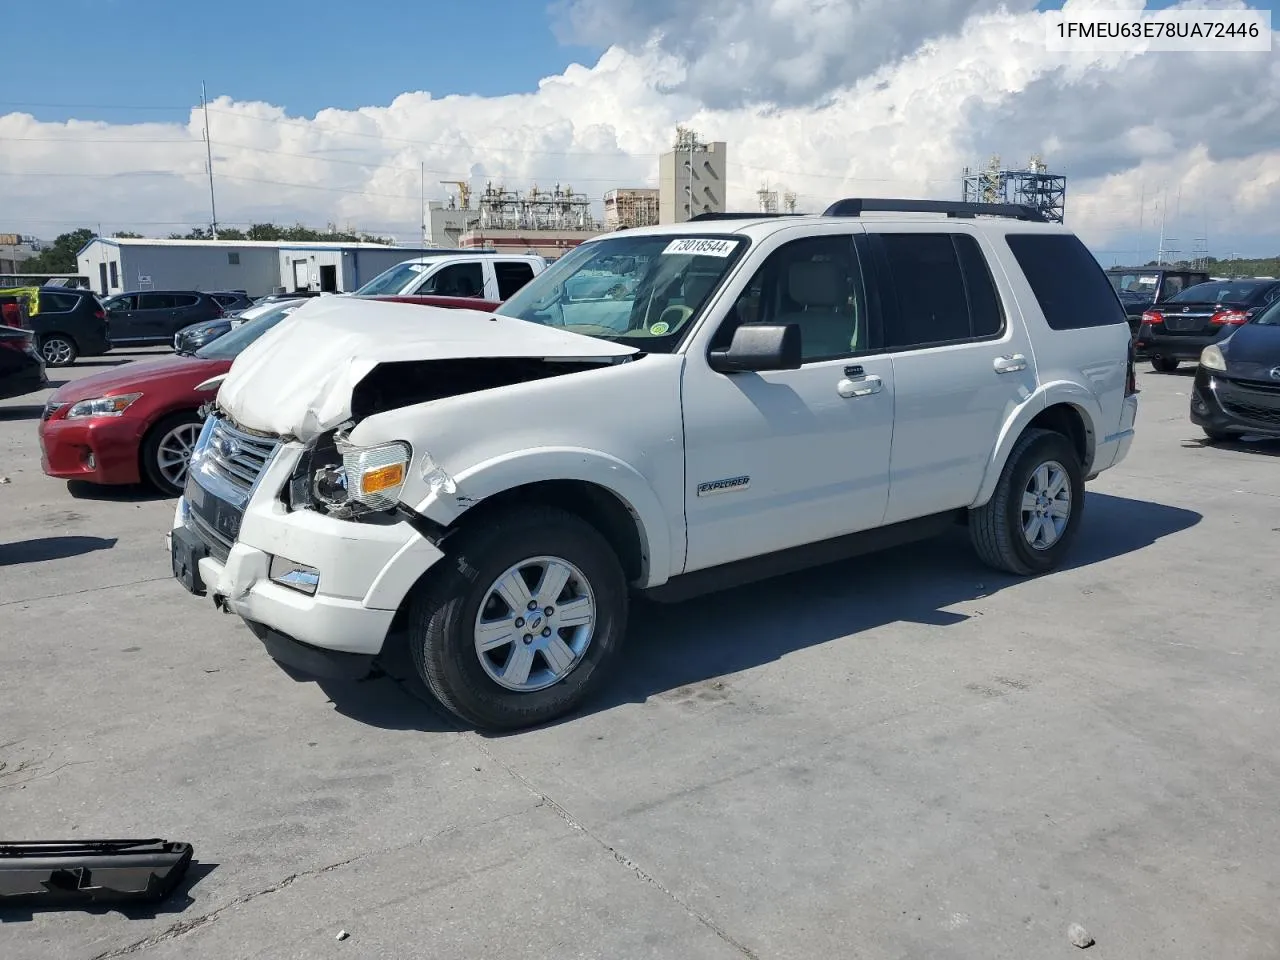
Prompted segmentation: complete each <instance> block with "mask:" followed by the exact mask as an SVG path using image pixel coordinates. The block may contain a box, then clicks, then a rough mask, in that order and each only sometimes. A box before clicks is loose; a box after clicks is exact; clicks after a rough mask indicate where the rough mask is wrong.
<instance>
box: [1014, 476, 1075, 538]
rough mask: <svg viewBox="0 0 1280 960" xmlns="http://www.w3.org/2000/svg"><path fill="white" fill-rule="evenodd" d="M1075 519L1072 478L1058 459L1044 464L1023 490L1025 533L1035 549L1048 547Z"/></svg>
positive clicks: (1023, 532)
mask: <svg viewBox="0 0 1280 960" xmlns="http://www.w3.org/2000/svg"><path fill="white" fill-rule="evenodd" d="M1070 519H1071V478H1070V476H1069V475H1068V474H1067V470H1066V468H1065V467H1064V466H1063V465H1062V464H1060V463H1059V462H1058V461H1057V460H1049V461H1046V462H1045V463H1042V464H1040V466H1038V467H1036V469H1035V470H1033V471H1032V472H1031V477H1030V479H1029V480H1028V481H1027V485H1026V487H1025V489H1024V490H1023V492H1022V535H1023V536H1024V537H1025V538H1026V541H1027V543H1028V544H1029V545H1030V546H1031V548H1032V549H1033V550H1048V549H1049V548H1050V547H1052V546H1053V545H1054V544H1055V543H1057V542H1058V541H1059V540H1060V539H1062V535H1063V533H1065V532H1066V529H1067V523H1068V521H1070Z"/></svg>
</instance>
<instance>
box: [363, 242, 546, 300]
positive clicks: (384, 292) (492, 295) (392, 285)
mask: <svg viewBox="0 0 1280 960" xmlns="http://www.w3.org/2000/svg"><path fill="white" fill-rule="evenodd" d="M546 268H547V261H546V260H545V259H544V258H542V257H535V256H516V255H514V254H505V253H458V254H456V255H447V254H446V255H439V254H435V255H432V256H427V257H418V258H417V259H415V260H406V261H405V262H404V263H398V264H396V265H395V266H394V267H392V268H391V269H389V270H386V271H384V272H382V273H380V274H378V275H377V276H376V277H374V278H373V279H372V280H370V281H369V282H368V283H366V284H365V285H364V286H363V287H361V288H360V289H359V290H357V291H356V292H355V295H356V296H357V297H374V296H398V295H408V294H418V295H422V296H427V295H434V296H439V297H481V298H483V299H486V300H497V301H502V300H506V299H507V298H508V297H510V296H511V295H512V294H514V293H515V292H516V291H517V290H519V289H520V288H521V287H523V286H524V285H525V284H526V283H528V282H529V281H530V280H532V279H533V278H534V277H535V276H537V275H538V274H540V273H542V271H544V270H545V269H546Z"/></svg>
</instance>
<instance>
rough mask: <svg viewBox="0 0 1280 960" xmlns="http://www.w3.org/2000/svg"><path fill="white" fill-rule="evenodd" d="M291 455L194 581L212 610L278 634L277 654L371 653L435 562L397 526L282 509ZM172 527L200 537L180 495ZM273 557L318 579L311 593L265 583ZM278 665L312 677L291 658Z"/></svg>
mask: <svg viewBox="0 0 1280 960" xmlns="http://www.w3.org/2000/svg"><path fill="white" fill-rule="evenodd" d="M300 453H301V447H300V446H298V445H296V444H294V445H288V446H286V447H283V448H281V451H280V454H279V455H278V456H277V457H276V458H275V460H274V461H273V462H272V463H270V464H269V465H268V466H267V468H266V470H265V471H264V473H263V476H262V479H261V481H260V483H259V485H258V486H257V488H256V489H255V491H254V492H253V494H252V496H251V497H250V499H249V502H248V503H247V505H246V508H245V510H244V513H243V515H242V517H241V519H240V524H239V531H238V534H237V537H236V540H235V541H234V542H233V543H232V545H231V547H230V549H229V550H227V551H226V554H225V559H219V558H218V557H217V556H213V555H209V556H204V557H201V558H200V559H199V560H198V569H199V575H200V579H201V580H203V582H204V585H205V589H206V591H207V593H208V594H209V595H210V596H211V597H212V598H213V600H214V601H215V602H216V603H218V604H219V605H220V606H221V607H223V608H224V609H227V610H230V611H231V612H233V613H236V614H238V615H240V616H241V617H243V618H244V619H245V620H246V621H248V622H249V623H250V625H251V626H254V627H259V626H260V627H262V628H265V630H266V631H270V632H272V633H273V634H280V635H282V636H283V641H285V643H284V644H283V646H290V644H289V643H288V642H289V641H292V644H301V645H302V646H303V647H306V648H313V649H314V650H316V651H321V652H323V651H336V652H337V653H339V654H353V655H360V656H373V655H376V654H377V653H379V652H380V651H381V650H382V646H383V643H384V641H385V640H386V636H387V632H388V630H389V629H390V627H391V622H392V620H393V619H394V618H395V615H396V612H397V611H398V610H399V609H400V606H401V604H402V603H403V602H404V600H405V598H406V597H407V596H408V594H409V591H410V590H411V589H412V588H413V586H414V584H416V583H417V581H418V579H419V578H420V577H421V576H422V574H423V573H425V572H426V571H427V569H429V568H430V567H431V566H432V565H433V564H435V563H436V562H438V561H439V560H440V559H441V557H442V556H443V554H442V553H441V551H440V550H439V548H437V547H436V545H435V544H433V543H432V542H431V541H429V540H427V539H426V538H425V537H423V536H422V534H420V533H419V532H418V531H417V530H416V529H414V527H413V526H412V525H410V524H409V523H408V522H406V521H392V520H384V521H382V522H376V521H370V522H354V521H349V520H336V519H334V518H332V517H328V516H325V515H323V514H321V513H318V512H315V511H311V510H296V511H292V512H291V511H289V510H288V509H287V508H286V507H285V505H284V504H283V503H282V502H281V501H280V499H279V497H278V495H277V491H279V490H281V489H282V488H283V487H284V485H285V483H286V482H287V480H288V478H289V475H290V473H291V472H292V469H293V466H294V464H296V462H297V458H298V455H299V454H300ZM194 472H195V471H193V473H194ZM173 528H174V529H175V530H176V529H179V528H182V529H184V530H186V531H188V533H190V534H194V535H195V536H197V537H201V538H202V539H203V535H202V534H200V532H199V531H198V529H197V528H196V527H195V526H194V525H193V524H192V522H191V519H190V507H189V505H188V502H187V498H186V497H185V496H184V497H182V498H181V499H179V501H178V505H177V508H176V510H175V513H174V521H173ZM169 539H170V538H166V540H167V541H169ZM205 542H206V543H207V541H205ZM166 546H170V543H169V542H167V543H166ZM273 557H280V558H287V560H289V561H292V562H293V563H295V564H305V565H306V566H307V567H310V568H312V569H314V570H316V571H318V572H319V583H318V585H317V587H316V592H315V593H314V594H311V595H308V594H307V593H304V592H302V591H301V590H298V589H295V588H293V587H289V586H285V585H283V584H281V583H278V582H276V581H274V580H272V579H271V576H270V570H271V560H272V558H273ZM255 633H259V635H260V636H261V635H262V631H259V630H257V629H255ZM273 640H279V638H273ZM264 643H267V640H266V639H264ZM271 645H272V644H271V643H268V647H269V648H270V647H271ZM277 646H282V644H280V643H277ZM280 659H283V660H285V662H293V663H295V665H298V666H300V667H302V668H303V669H308V671H309V672H313V673H314V672H317V671H315V670H313V669H310V668H308V667H307V666H306V665H305V664H299V663H297V662H296V659H297V658H293V659H290V658H287V657H284V656H282V657H280Z"/></svg>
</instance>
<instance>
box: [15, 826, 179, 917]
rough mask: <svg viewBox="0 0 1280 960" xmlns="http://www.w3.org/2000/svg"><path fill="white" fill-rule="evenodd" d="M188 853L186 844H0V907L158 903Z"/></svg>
mask: <svg viewBox="0 0 1280 960" xmlns="http://www.w3.org/2000/svg"><path fill="white" fill-rule="evenodd" d="M191 853H192V851H191V844H189V843H171V842H170V841H168V840H158V839H152V840H39V841H24V842H20V843H4V842H0V906H15V905H26V904H31V905H33V906H35V905H39V906H58V905H63V906H67V907H75V906H81V905H86V904H97V903H128V902H134V903H139V902H154V901H158V900H163V899H165V898H166V897H167V896H169V894H171V893H173V891H174V888H175V887H177V885H178V883H179V882H180V881H181V880H182V878H183V876H184V875H185V874H186V872H187V867H189V866H190V865H191Z"/></svg>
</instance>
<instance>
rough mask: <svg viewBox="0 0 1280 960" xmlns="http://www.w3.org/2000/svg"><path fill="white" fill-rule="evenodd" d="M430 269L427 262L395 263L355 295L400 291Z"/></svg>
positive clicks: (385, 295) (382, 295) (390, 293)
mask: <svg viewBox="0 0 1280 960" xmlns="http://www.w3.org/2000/svg"><path fill="white" fill-rule="evenodd" d="M430 269H431V264H429V263H397V264H396V265H395V266H394V267H392V268H391V269H390V270H384V271H383V272H382V273H380V274H378V275H377V276H376V277H374V278H373V279H372V280H370V281H369V282H368V283H366V284H365V285H364V286H363V287H361V288H360V289H359V290H357V291H356V292H355V295H356V296H357V297H388V296H395V295H396V294H398V293H400V292H402V291H403V290H404V288H405V287H407V286H409V285H410V284H411V283H413V282H414V281H415V280H417V279H418V278H419V277H421V276H422V275H423V274H424V273H426V272H427V271H428V270H430Z"/></svg>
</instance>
